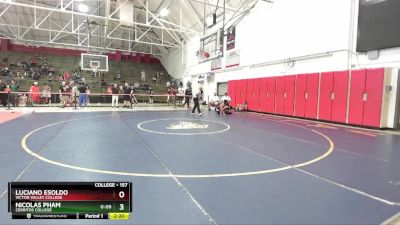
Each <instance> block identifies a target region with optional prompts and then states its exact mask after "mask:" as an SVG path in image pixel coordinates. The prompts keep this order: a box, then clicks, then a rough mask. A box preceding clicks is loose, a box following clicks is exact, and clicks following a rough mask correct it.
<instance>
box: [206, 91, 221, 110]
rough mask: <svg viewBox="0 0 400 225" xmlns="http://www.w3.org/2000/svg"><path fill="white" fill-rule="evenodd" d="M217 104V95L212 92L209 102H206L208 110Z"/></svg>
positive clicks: (215, 107)
mask: <svg viewBox="0 0 400 225" xmlns="http://www.w3.org/2000/svg"><path fill="white" fill-rule="evenodd" d="M218 106H219V97H218V95H217V92H214V96H213V97H212V98H211V99H210V102H209V103H208V110H209V111H210V110H211V108H213V109H215V110H216V109H217V108H218Z"/></svg>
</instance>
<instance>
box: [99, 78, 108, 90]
mask: <svg viewBox="0 0 400 225" xmlns="http://www.w3.org/2000/svg"><path fill="white" fill-rule="evenodd" d="M100 87H101V92H102V93H105V92H106V91H107V82H106V81H105V80H104V78H103V79H101V83H100Z"/></svg>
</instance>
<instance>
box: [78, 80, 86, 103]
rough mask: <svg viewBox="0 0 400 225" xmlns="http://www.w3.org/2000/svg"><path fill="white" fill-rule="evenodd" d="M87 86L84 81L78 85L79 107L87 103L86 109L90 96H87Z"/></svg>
mask: <svg viewBox="0 0 400 225" xmlns="http://www.w3.org/2000/svg"><path fill="white" fill-rule="evenodd" d="M87 90H88V88H87V86H86V85H85V84H84V83H81V85H80V86H79V87H78V91H79V108H80V107H81V106H82V103H83V104H84V105H85V109H86V107H87V102H88V96H87V93H86V92H87Z"/></svg>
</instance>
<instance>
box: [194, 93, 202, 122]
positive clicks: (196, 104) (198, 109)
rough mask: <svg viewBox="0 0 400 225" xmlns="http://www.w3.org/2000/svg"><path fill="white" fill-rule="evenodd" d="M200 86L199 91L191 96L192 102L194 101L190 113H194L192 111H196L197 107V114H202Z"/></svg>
mask: <svg viewBox="0 0 400 225" xmlns="http://www.w3.org/2000/svg"><path fill="white" fill-rule="evenodd" d="M202 91H203V90H202V88H199V91H198V92H196V94H195V95H194V96H193V102H194V106H193V109H192V114H194V112H195V111H196V108H197V112H198V113H199V116H201V115H202V113H201V111H200V103H199V101H200V99H201V95H202Z"/></svg>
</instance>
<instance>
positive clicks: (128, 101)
mask: <svg viewBox="0 0 400 225" xmlns="http://www.w3.org/2000/svg"><path fill="white" fill-rule="evenodd" d="M123 91H124V108H130V107H131V105H132V103H131V95H132V93H133V91H132V89H131V87H129V85H128V83H125V86H124V88H123Z"/></svg>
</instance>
